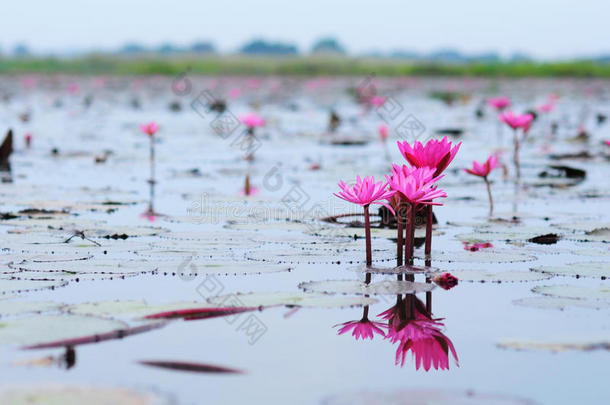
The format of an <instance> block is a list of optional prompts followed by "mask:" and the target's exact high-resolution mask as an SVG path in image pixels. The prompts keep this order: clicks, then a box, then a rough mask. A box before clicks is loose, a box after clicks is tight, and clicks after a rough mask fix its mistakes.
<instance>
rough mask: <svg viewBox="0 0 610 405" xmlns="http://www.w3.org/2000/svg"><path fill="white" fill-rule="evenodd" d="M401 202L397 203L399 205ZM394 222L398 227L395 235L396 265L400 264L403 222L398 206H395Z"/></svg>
mask: <svg viewBox="0 0 610 405" xmlns="http://www.w3.org/2000/svg"><path fill="white" fill-rule="evenodd" d="M400 204H401V203H399V204H398V205H399V206H400ZM396 222H397V228H398V235H397V236H396V266H402V234H403V230H402V228H403V223H402V218H401V217H400V208H399V207H397V208H396Z"/></svg>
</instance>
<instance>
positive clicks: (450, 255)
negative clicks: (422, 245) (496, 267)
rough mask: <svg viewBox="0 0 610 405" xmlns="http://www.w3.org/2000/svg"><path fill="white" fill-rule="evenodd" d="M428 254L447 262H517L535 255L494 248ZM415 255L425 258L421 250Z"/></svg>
mask: <svg viewBox="0 0 610 405" xmlns="http://www.w3.org/2000/svg"><path fill="white" fill-rule="evenodd" d="M430 256H431V258H432V260H434V261H441V262H449V263H453V262H455V263H518V262H529V261H533V260H536V257H535V256H531V255H527V254H523V253H515V252H512V251H501V250H495V249H483V250H479V251H476V252H471V251H467V250H460V251H457V252H445V251H434V250H433V251H432V253H431V255H430ZM415 257H416V258H418V259H422V260H423V259H425V255H424V254H423V252H421V253H419V252H418V253H416V254H415Z"/></svg>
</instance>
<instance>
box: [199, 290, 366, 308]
mask: <svg viewBox="0 0 610 405" xmlns="http://www.w3.org/2000/svg"><path fill="white" fill-rule="evenodd" d="M376 302H377V300H376V299H375V298H371V297H362V296H354V297H350V296H343V295H328V294H313V293H304V292H300V291H297V292H270V293H246V294H241V293H237V294H229V295H221V296H217V297H210V298H209V299H208V303H210V304H212V305H216V306H223V305H224V306H231V307H233V306H242V307H260V306H262V307H268V306H279V305H285V306H288V307H315V308H341V307H361V306H364V305H372V304H375V303H376Z"/></svg>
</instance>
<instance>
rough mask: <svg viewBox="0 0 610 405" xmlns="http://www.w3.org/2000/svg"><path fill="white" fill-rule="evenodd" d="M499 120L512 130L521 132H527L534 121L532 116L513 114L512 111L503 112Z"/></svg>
mask: <svg viewBox="0 0 610 405" xmlns="http://www.w3.org/2000/svg"><path fill="white" fill-rule="evenodd" d="M499 118H500V121H502V122H504V123H505V124H507V125H508V126H510V127H511V128H512V129H517V128H522V129H523V131H527V130H528V129H529V127H530V125H531V124H532V121H533V120H534V116H533V115H532V114H515V113H514V112H512V111H506V112H503V113H502V114H500V117H499Z"/></svg>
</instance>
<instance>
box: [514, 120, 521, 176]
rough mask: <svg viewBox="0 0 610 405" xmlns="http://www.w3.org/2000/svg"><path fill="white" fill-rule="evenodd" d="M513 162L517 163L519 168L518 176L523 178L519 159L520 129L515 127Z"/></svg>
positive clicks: (517, 168) (516, 165) (516, 166)
mask: <svg viewBox="0 0 610 405" xmlns="http://www.w3.org/2000/svg"><path fill="white" fill-rule="evenodd" d="M513 147H514V149H513V162H514V163H515V170H517V178H518V179H520V178H521V163H520V161H519V130H518V129H515V131H514V132H513Z"/></svg>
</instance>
